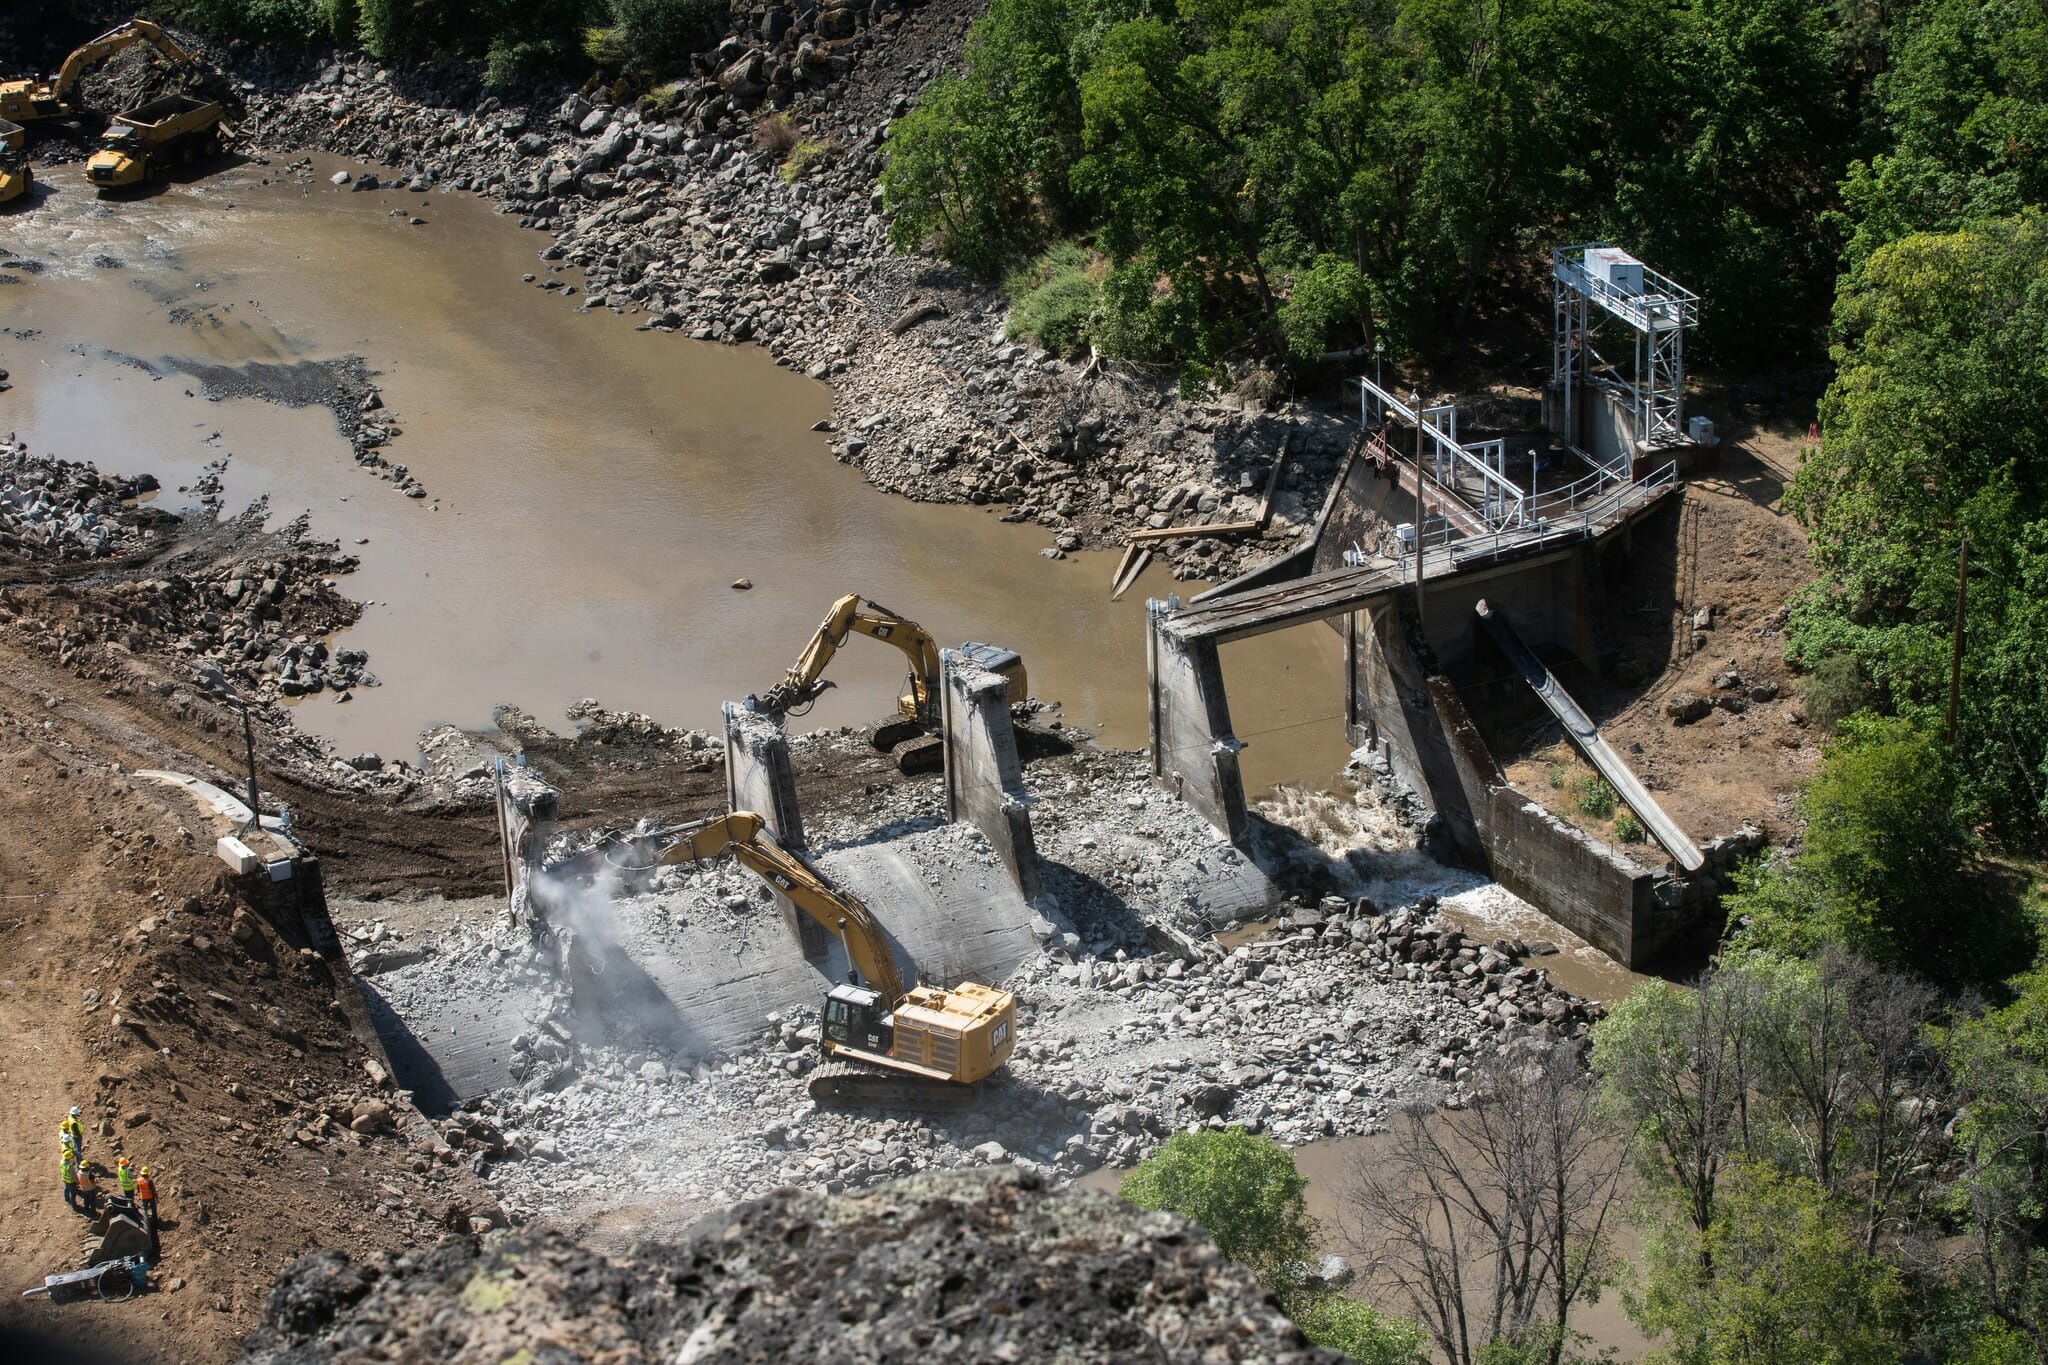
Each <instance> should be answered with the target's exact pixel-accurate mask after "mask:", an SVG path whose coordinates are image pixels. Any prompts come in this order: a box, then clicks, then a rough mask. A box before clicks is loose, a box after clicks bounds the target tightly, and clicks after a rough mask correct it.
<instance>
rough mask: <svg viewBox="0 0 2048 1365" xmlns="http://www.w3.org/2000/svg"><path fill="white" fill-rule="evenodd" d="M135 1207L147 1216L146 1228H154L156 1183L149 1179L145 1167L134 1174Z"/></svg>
mask: <svg viewBox="0 0 2048 1365" xmlns="http://www.w3.org/2000/svg"><path fill="white" fill-rule="evenodd" d="M135 1207H137V1208H139V1209H141V1210H142V1211H143V1212H144V1213H145V1214H147V1215H149V1223H148V1226H150V1227H155V1226H156V1182H154V1181H152V1180H151V1179H150V1178H149V1167H147V1166H144V1167H143V1168H142V1169H141V1170H140V1171H138V1172H136V1174H135Z"/></svg>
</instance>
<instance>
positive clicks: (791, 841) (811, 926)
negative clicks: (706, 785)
mask: <svg viewBox="0 0 2048 1365" xmlns="http://www.w3.org/2000/svg"><path fill="white" fill-rule="evenodd" d="M725 799H726V805H727V808H728V809H730V810H750V811H752V812H754V813H755V814H756V815H758V816H760V817H761V818H762V819H763V820H765V821H767V823H768V828H769V830H770V831H771V832H772V833H773V834H774V835H775V837H776V839H777V840H779V841H780V842H781V844H782V846H783V847H784V848H788V849H795V850H797V851H799V852H801V851H802V850H803V848H804V847H805V845H804V820H803V812H802V811H801V810H800V809H799V808H798V806H797V800H796V770H795V769H794V768H792V767H791V766H790V761H789V739H788V737H787V736H786V735H785V734H784V733H783V729H782V722H781V721H780V720H779V719H777V718H775V717H772V716H764V715H762V714H760V713H759V712H757V711H750V710H748V709H747V708H746V707H744V706H738V705H735V704H733V703H732V702H727V703H726V704H725ZM775 904H776V906H777V908H778V909H780V910H781V911H782V920H783V923H785V924H787V925H788V926H789V932H790V933H791V934H792V935H794V936H795V938H796V940H797V942H798V943H799V944H801V945H802V947H803V953H804V956H805V957H807V958H809V959H811V960H812V961H814V962H815V961H817V960H818V959H820V958H822V957H823V956H824V955H825V952H826V950H827V948H829V947H830V936H829V935H827V934H826V932H825V930H824V929H823V928H822V927H821V926H820V925H819V924H818V923H817V922H816V921H815V920H813V919H812V918H811V917H810V916H809V915H806V914H804V913H803V912H802V911H800V910H798V909H797V908H796V907H795V906H794V905H791V904H790V903H789V899H788V897H786V896H783V895H781V894H779V893H778V894H777V895H776V897H775Z"/></svg>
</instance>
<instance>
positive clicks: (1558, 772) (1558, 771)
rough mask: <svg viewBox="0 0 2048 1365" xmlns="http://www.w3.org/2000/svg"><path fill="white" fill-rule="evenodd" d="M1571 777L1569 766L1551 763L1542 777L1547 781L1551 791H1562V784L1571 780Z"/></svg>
mask: <svg viewBox="0 0 2048 1365" xmlns="http://www.w3.org/2000/svg"><path fill="white" fill-rule="evenodd" d="M1571 775H1572V770H1571V768H1570V766H1569V765H1567V764H1563V763H1553V764H1551V765H1550V766H1549V767H1548V768H1545V769H1544V770H1543V776H1544V777H1545V778H1546V779H1548V780H1549V782H1550V789H1551V790H1552V791H1563V790H1564V784H1565V783H1566V782H1568V781H1570V780H1571Z"/></svg>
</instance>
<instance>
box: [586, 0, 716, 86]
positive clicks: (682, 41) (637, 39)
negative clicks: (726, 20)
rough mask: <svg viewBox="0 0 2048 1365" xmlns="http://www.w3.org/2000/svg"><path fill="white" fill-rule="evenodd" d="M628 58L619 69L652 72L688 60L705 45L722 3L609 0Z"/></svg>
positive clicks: (692, 0)
mask: <svg viewBox="0 0 2048 1365" xmlns="http://www.w3.org/2000/svg"><path fill="white" fill-rule="evenodd" d="M608 7H609V8H610V10H611V15H612V23H613V25H614V26H615V27H616V28H617V30H618V34H619V40H620V43H621V46H622V49H623V53H624V55H623V56H622V57H621V58H619V59H618V65H621V66H628V67H632V68H634V69H636V70H642V71H652V70H658V69H660V68H662V67H665V66H669V65H672V64H674V63H676V62H679V61H681V60H683V59H684V58H686V57H688V56H689V55H690V54H691V53H692V52H694V51H696V50H697V48H698V47H699V46H700V45H701V44H702V43H703V41H704V38H705V35H706V34H707V33H708V32H709V30H710V26H711V21H712V20H713V19H715V18H716V17H717V16H718V12H719V9H720V5H719V4H718V0H608Z"/></svg>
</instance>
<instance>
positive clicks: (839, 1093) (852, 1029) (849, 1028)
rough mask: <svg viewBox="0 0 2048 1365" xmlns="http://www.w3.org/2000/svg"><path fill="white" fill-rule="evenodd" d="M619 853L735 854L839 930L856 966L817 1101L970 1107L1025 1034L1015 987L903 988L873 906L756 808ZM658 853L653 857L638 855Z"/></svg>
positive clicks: (679, 859)
mask: <svg viewBox="0 0 2048 1365" xmlns="http://www.w3.org/2000/svg"><path fill="white" fill-rule="evenodd" d="M614 852H625V853H627V854H629V855H631V856H633V857H634V858H635V860H636V862H635V865H631V866H628V865H625V864H622V863H620V862H618V861H617V858H616V857H614V856H613V852H608V853H607V858H608V860H610V861H612V864H613V866H615V867H619V868H620V869H621V870H623V871H648V870H651V869H653V868H656V867H670V866H674V865H676V864H678V863H694V862H702V861H707V860H709V859H713V858H718V857H721V856H723V855H725V854H728V853H729V854H731V855H732V856H733V857H734V858H736V859H738V860H739V863H740V865H741V866H743V867H745V868H746V869H747V870H748V871H750V872H752V873H754V874H755V875H756V876H758V877H760V878H761V879H762V880H763V881H765V882H767V883H768V884H769V885H771V886H773V887H774V888H775V889H776V890H777V891H780V892H781V893H782V894H783V895H784V896H786V897H788V898H789V901H790V903H791V904H792V905H794V906H796V907H797V909H799V910H801V911H802V912H803V913H804V914H806V915H809V916H810V917H811V918H812V919H814V920H816V921H817V922H818V923H819V924H820V925H822V926H824V928H825V930H826V932H828V933H830V934H832V935H833V936H834V937H836V938H838V940H839V941H840V943H841V945H842V946H843V947H844V948H845V949H846V960H847V962H848V963H849V964H850V965H851V967H852V971H850V972H849V973H848V974H847V975H848V980H847V981H846V983H845V984H844V985H839V986H834V987H833V988H832V989H831V990H830V991H829V992H827V993H826V996H825V1004H824V1009H823V1011H822V1018H821V1021H820V1026H819V1037H818V1046H819V1048H820V1050H821V1051H822V1052H823V1053H824V1055H825V1060H824V1062H823V1063H822V1064H820V1065H819V1066H818V1067H817V1068H816V1069H815V1070H814V1071H812V1072H811V1098H812V1099H813V1100H816V1101H817V1102H818V1103H819V1104H829V1105H880V1106H886V1107H890V1108H903V1109H957V1108H962V1107H964V1106H966V1105H968V1104H971V1103H972V1102H973V1101H974V1099H975V1098H976V1096H977V1095H978V1093H979V1090H980V1082H981V1081H982V1080H984V1079H985V1078H986V1077H988V1076H989V1075H991V1074H993V1073H994V1072H996V1071H998V1070H1000V1069H1001V1068H1002V1066H1003V1064H1004V1063H1005V1062H1007V1061H1008V1060H1009V1059H1010V1052H1011V1049H1012V1048H1014V1047H1015V1046H1016V1042H1017V1024H1016V1016H1017V998H1016V996H1015V995H1013V994H1011V993H1010V992H1009V991H1006V990H1000V989H998V988H996V987H993V986H982V985H977V984H975V983H973V982H967V983H964V984H962V985H958V986H951V987H939V986H927V985H922V984H919V985H914V986H912V987H910V988H909V989H908V990H905V989H904V986H903V977H902V974H901V973H900V972H898V971H897V968H896V957H895V954H894V952H893V951H892V950H891V948H890V946H889V936H888V935H887V934H886V933H884V932H883V929H882V926H881V924H880V923H879V922H878V921H877V920H876V919H875V917H874V914H873V913H872V912H871V911H870V910H869V909H868V908H867V906H866V905H865V904H863V903H862V902H861V900H860V898H859V897H857V896H854V895H852V894H851V893H849V892H846V891H842V890H840V889H839V888H838V887H836V886H834V885H832V883H831V882H830V881H828V880H826V878H825V875H824V874H823V873H821V872H819V871H818V870H817V869H816V868H815V867H813V866H812V865H811V863H810V861H809V860H808V859H807V858H805V857H804V856H803V855H802V854H800V853H797V852H795V851H794V850H792V849H787V848H784V847H783V846H782V844H781V843H780V842H779V841H777V839H776V838H775V835H774V833H773V831H771V830H770V829H769V828H768V824H767V822H766V821H765V820H763V819H762V818H761V817H760V816H758V815H756V814H754V813H753V812H751V811H741V810H736V811H733V812H732V813H730V814H728V815H721V816H716V817H714V818H712V819H710V820H705V821H702V822H700V823H697V824H694V825H685V826H683V827H681V828H679V829H673V830H666V831H663V832H661V833H658V834H654V835H642V836H638V837H636V838H634V839H632V840H630V841H629V842H628V843H626V844H624V845H622V846H619V848H618V849H615V850H614ZM648 852H652V853H653V859H652V861H650V862H639V861H638V859H639V858H642V857H645V856H646V854H647V853H648Z"/></svg>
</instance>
